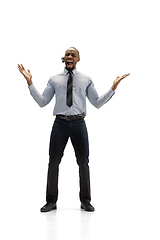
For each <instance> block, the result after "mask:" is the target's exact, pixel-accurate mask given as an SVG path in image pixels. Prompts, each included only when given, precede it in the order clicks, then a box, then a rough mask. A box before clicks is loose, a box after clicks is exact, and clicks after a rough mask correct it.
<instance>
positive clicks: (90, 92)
mask: <svg viewBox="0 0 160 240" xmlns="http://www.w3.org/2000/svg"><path fill="white" fill-rule="evenodd" d="M114 94H115V92H114V91H113V90H112V89H110V90H109V91H108V92H106V93H105V94H103V95H102V96H101V97H99V96H98V93H97V90H96V89H95V87H94V84H93V82H92V81H91V83H90V84H89V86H88V88H87V97H88V100H89V101H90V103H91V104H92V105H93V106H95V107H96V108H100V107H102V106H103V105H104V104H105V103H107V102H108V101H109V100H110V99H111V98H112V96H113V95H114Z"/></svg>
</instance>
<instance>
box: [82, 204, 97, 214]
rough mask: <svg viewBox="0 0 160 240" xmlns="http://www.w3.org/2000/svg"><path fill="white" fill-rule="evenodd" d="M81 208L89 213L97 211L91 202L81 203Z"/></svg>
mask: <svg viewBox="0 0 160 240" xmlns="http://www.w3.org/2000/svg"><path fill="white" fill-rule="evenodd" d="M81 208H82V209H84V210H85V211H87V212H94V210H95V209H94V207H93V206H92V205H91V204H90V203H89V202H86V203H81Z"/></svg>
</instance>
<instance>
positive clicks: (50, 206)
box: [40, 203, 57, 212]
mask: <svg viewBox="0 0 160 240" xmlns="http://www.w3.org/2000/svg"><path fill="white" fill-rule="evenodd" d="M55 209H57V205H56V203H47V204H46V205H44V206H43V207H42V208H41V210H40V211H41V212H50V211H52V210H55Z"/></svg>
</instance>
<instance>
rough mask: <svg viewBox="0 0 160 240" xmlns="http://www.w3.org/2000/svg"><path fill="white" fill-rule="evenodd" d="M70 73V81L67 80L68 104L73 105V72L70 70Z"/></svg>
mask: <svg viewBox="0 0 160 240" xmlns="http://www.w3.org/2000/svg"><path fill="white" fill-rule="evenodd" d="M68 73H69V77H68V82H67V99H66V100H67V102H66V104H67V106H68V107H71V106H72V104H73V101H72V87H73V79H72V72H68Z"/></svg>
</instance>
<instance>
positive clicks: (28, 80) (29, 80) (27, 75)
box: [18, 64, 33, 86]
mask: <svg viewBox="0 0 160 240" xmlns="http://www.w3.org/2000/svg"><path fill="white" fill-rule="evenodd" d="M18 69H19V71H20V72H21V73H22V75H23V76H24V77H25V79H26V80H27V83H28V85H29V86H30V85H32V84H33V83H32V74H31V73H30V70H29V69H28V71H26V70H25V68H24V67H23V65H22V64H21V65H20V64H18Z"/></svg>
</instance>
